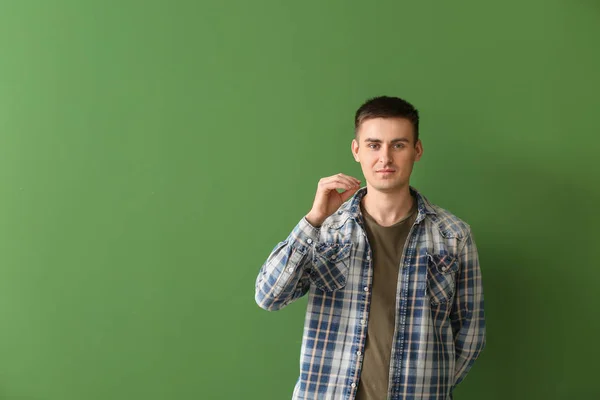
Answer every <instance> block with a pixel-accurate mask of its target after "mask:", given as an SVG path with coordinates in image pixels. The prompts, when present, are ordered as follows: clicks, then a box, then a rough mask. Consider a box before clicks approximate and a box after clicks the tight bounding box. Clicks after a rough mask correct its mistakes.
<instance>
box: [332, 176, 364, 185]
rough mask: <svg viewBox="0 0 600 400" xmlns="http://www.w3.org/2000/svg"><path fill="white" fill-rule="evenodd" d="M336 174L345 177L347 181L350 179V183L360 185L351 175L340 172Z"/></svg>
mask: <svg viewBox="0 0 600 400" xmlns="http://www.w3.org/2000/svg"><path fill="white" fill-rule="evenodd" d="M337 176H339V177H340V178H343V179H346V180H348V181H350V182H352V183H355V184H357V185H360V180H358V179H356V178H355V177H353V176H350V175H346V174H342V173H339V174H337Z"/></svg>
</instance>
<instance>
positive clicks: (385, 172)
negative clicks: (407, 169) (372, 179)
mask: <svg viewBox="0 0 600 400" xmlns="http://www.w3.org/2000/svg"><path fill="white" fill-rule="evenodd" d="M375 172H377V173H378V174H391V173H394V172H396V170H395V169H389V168H386V169H380V170H378V171H375Z"/></svg>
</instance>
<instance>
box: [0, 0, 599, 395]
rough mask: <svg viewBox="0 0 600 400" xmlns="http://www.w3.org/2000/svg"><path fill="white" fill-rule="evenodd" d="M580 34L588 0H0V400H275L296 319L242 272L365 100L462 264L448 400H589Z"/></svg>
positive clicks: (285, 383) (592, 245)
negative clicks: (412, 127)
mask: <svg viewBox="0 0 600 400" xmlns="http://www.w3.org/2000/svg"><path fill="white" fill-rule="evenodd" d="M599 42H600V2H599V1H597V0H561V1H557V0H538V1H531V0H529V1H528V0H507V1H502V2H500V1H494V2H482V1H476V0H469V1H454V2H449V1H410V2H409V1H370V2H366V1H360V2H359V1H353V2H350V1H342V0H336V1H325V0H321V1H317V0H304V1H294V2H292V1H283V0H279V1H276V0H271V1H264V0H263V1H258V0H257V1H242V0H237V1H217V0H210V1H191V0H190V1H175V0H171V1H166V0H164V1H157V0H153V1H141V0H140V1H137V2H136V1H133V0H119V1H116V0H111V1H108V0H103V1H101V0H97V1H85V0H71V1H68V0H60V1H59V0H56V1H50V0H46V1H42V0H40V1H28V0H14V1H9V0H2V1H0V190H1V192H0V195H1V201H2V203H1V204H2V206H1V207H0V254H1V255H2V259H1V264H0V399H11V400H12V399H14V400H16V399H22V400H107V399H111V400H121V399H122V400H125V399H127V400H141V399H144V400H154V399H207V400H212V399H257V400H258V399H260V400H279V399H286V398H289V397H290V396H291V391H292V388H293V385H294V383H295V380H296V377H297V372H298V358H299V350H300V340H301V333H302V323H303V314H304V308H305V305H306V302H305V299H304V300H301V301H299V302H297V303H295V304H293V305H291V306H290V307H288V308H287V309H285V310H283V311H280V312H277V313H268V312H266V311H263V310H261V309H259V308H258V307H257V306H256V304H255V303H254V280H255V277H256V275H257V273H258V270H259V268H260V266H261V264H262V262H263V261H264V259H265V258H266V257H267V255H268V254H269V252H270V251H271V249H272V248H273V246H274V245H275V244H276V243H277V242H278V241H280V240H282V239H284V238H285V236H287V234H288V233H289V231H290V230H291V229H292V228H293V226H294V225H295V224H296V223H297V221H298V220H299V219H300V218H301V217H302V216H303V215H304V214H305V213H306V212H307V211H308V209H309V208H310V205H311V203H312V199H313V194H314V191H315V188H316V183H317V181H318V179H319V178H320V177H322V176H327V175H331V174H334V173H337V172H344V173H347V174H352V175H355V176H357V177H360V178H362V176H361V175H360V170H359V167H358V165H357V164H355V163H354V162H353V160H352V157H351V155H350V140H351V139H352V135H353V121H352V118H353V114H354V111H355V110H356V108H357V107H358V106H359V105H360V104H361V103H362V102H363V101H364V100H365V99H366V98H368V97H370V96H374V95H379V94H391V95H398V96H401V97H405V98H407V99H408V100H410V101H412V102H413V103H414V104H415V105H416V106H417V107H418V108H419V110H420V112H421V115H422V131H421V136H422V139H423V143H424V148H425V155H424V158H423V159H422V161H421V162H419V163H418V164H417V166H416V170H415V171H414V173H413V180H412V184H413V185H414V186H416V187H417V188H418V189H419V190H421V191H422V192H423V193H424V194H425V195H426V196H427V197H429V199H430V200H432V201H433V202H435V203H437V204H439V205H440V206H442V207H445V208H447V209H449V210H450V211H452V212H454V213H455V214H457V215H458V216H460V217H461V218H463V219H465V220H466V221H467V222H469V223H470V224H471V225H472V227H473V230H474V233H475V236H476V240H477V242H478V246H479V251H480V259H481V264H482V269H483V274H484V284H485V295H486V314H487V322H488V345H487V348H486V350H485V351H484V353H483V355H482V356H481V358H480V359H479V361H478V362H477V363H476V365H475V367H474V368H473V370H472V372H471V374H470V375H469V377H468V378H467V379H466V380H465V382H464V383H463V384H462V385H461V386H460V387H459V388H458V390H457V392H456V396H455V398H457V399H461V400H469V399H470V400H476V399H477V400H479V399H486V400H495V399H498V400H500V399H502V400H504V399H506V398H511V399H523V400H530V399H570V400H575V399H590V398H598V397H597V396H600V387H599V380H598V378H597V377H596V375H597V371H598V368H597V366H596V364H597V361H598V359H599V357H600V354H599V351H598V340H599V337H600V329H599V318H598V315H599V306H600V298H599V297H598V293H600V290H599V289H600V286H599V283H600V268H599V267H600V265H599V261H598V260H599V255H598V243H599V235H598V225H599V222H600V220H599V217H598V212H597V211H598V210H597V208H598V205H599V199H600V189H599V188H598V182H599V181H600V176H599V175H600V174H599V173H598V172H599V168H598V160H597V155H598V150H599V145H600V140H599V139H598V135H597V134H598V116H599V114H600V113H599V108H600V102H599V100H598V93H599V92H600V77H599V75H600V74H599V71H600V57H599V50H598V49H599V44H598V43H599Z"/></svg>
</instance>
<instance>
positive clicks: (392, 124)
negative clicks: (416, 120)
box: [357, 118, 414, 141]
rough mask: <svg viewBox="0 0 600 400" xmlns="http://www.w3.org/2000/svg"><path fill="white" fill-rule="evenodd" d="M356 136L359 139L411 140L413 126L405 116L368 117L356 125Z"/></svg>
mask: <svg viewBox="0 0 600 400" xmlns="http://www.w3.org/2000/svg"><path fill="white" fill-rule="evenodd" d="M357 138H358V140H360V141H364V140H367V139H379V140H383V141H388V140H390V141H391V140H394V139H408V140H411V141H412V139H413V138H414V128H413V125H412V122H410V120H408V119H406V118H369V119H367V120H364V121H363V122H362V123H361V124H360V126H359V127H358V130H357Z"/></svg>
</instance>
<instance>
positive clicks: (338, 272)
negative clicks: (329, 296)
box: [310, 243, 352, 292]
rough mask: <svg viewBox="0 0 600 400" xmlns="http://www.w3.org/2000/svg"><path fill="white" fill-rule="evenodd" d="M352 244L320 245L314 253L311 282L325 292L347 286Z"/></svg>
mask: <svg viewBox="0 0 600 400" xmlns="http://www.w3.org/2000/svg"><path fill="white" fill-rule="evenodd" d="M351 248H352V243H319V244H318V245H316V246H315V249H314V251H313V260H312V261H313V268H312V270H311V272H310V279H311V281H312V282H313V283H314V284H315V286H317V287H318V288H319V289H320V290H322V291H324V292H333V291H335V290H338V289H341V288H343V287H344V286H346V279H347V277H348V270H349V267H350V250H351Z"/></svg>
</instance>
